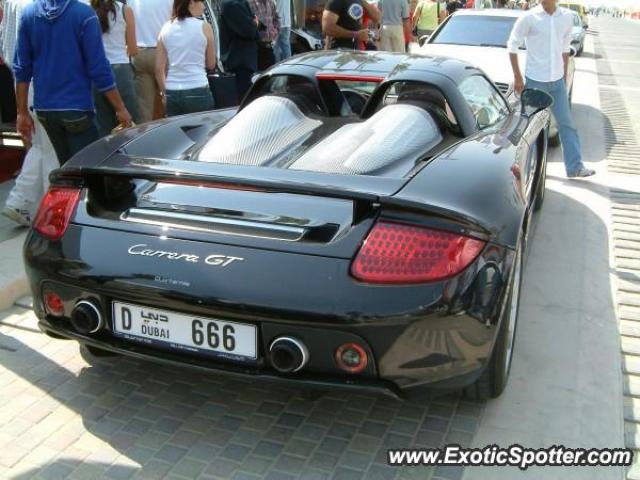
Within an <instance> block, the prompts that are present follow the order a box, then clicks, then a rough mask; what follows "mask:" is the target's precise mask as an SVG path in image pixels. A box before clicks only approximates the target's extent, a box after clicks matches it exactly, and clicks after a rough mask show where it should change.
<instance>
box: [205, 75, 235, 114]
mask: <svg viewBox="0 0 640 480" xmlns="http://www.w3.org/2000/svg"><path fill="white" fill-rule="evenodd" d="M207 80H209V89H210V90H211V93H212V94H213V102H214V105H215V109H216V110H217V109H220V108H229V107H235V106H237V105H239V104H240V99H239V98H238V88H237V86H236V75H235V73H231V72H224V71H222V69H221V68H220V67H219V66H218V65H216V68H215V69H214V70H213V71H212V72H207Z"/></svg>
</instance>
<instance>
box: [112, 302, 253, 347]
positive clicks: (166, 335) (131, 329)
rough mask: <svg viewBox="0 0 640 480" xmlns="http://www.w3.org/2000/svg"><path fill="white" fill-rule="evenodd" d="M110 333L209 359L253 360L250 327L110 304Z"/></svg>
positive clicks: (182, 314) (158, 310) (151, 309)
mask: <svg viewBox="0 0 640 480" xmlns="http://www.w3.org/2000/svg"><path fill="white" fill-rule="evenodd" d="M113 333H114V334H115V335H117V336H119V337H123V338H126V339H128V340H132V341H136V342H141V343H145V344H148V345H156V346H163V347H169V348H171V349H176V350H183V351H188V352H193V353H199V354H203V355H212V356H225V357H230V358H234V357H243V358H245V359H255V358H256V356H257V355H256V352H257V343H256V339H257V335H256V327H255V326H254V325H247V324H243V323H235V322H227V321H223V320H218V319H212V318H203V317H196V316H193V315H187V314H184V313H177V312H172V311H168V310H160V309H157V308H150V307H143V306H139V305H131V304H129V303H121V302H113Z"/></svg>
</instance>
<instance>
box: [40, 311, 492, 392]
mask: <svg viewBox="0 0 640 480" xmlns="http://www.w3.org/2000/svg"><path fill="white" fill-rule="evenodd" d="M38 327H39V328H40V330H41V331H42V332H43V333H45V334H47V335H53V336H55V337H64V338H66V339H68V340H76V341H78V342H79V343H80V344H82V345H89V346H93V347H96V348H100V349H103V350H106V351H109V352H113V353H116V354H120V355H126V356H128V357H131V358H135V359H138V360H143V361H150V362H155V363H160V364H164V365H170V366H175V367H181V368H184V367H187V368H190V369H193V370H199V371H201V372H202V373H203V374H205V375H207V374H214V375H224V376H230V377H237V378H244V379H258V380H260V381H261V382H266V383H274V384H280V385H284V386H287V387H290V388H296V389H300V390H346V391H350V392H360V393H364V394H374V395H383V396H387V397H391V398H395V399H398V400H406V399H408V398H414V397H423V396H427V395H434V396H435V395H439V394H444V393H448V392H450V391H455V390H459V389H461V388H463V387H465V386H467V385H469V384H471V383H473V382H474V381H475V380H476V379H477V378H478V376H479V375H480V374H481V373H482V370H483V368H484V365H483V366H478V367H477V368H476V369H474V370H471V371H468V372H467V373H465V374H464V375H458V376H455V377H452V378H447V379H444V380H439V381H436V382H431V383H429V382H427V383H420V384H415V385H409V386H405V387H403V388H401V387H400V386H398V384H396V383H394V382H393V381H390V380H385V379H380V378H364V377H344V376H337V375H330V374H320V373H316V374H313V373H304V372H301V373H298V374H295V375H289V376H286V375H280V374H277V373H275V372H273V371H267V370H260V369H256V368H248V367H245V366H242V365H237V364H224V365H221V364H217V363H212V362H211V361H207V360H202V359H200V360H199V359H193V358H191V359H189V361H188V362H186V361H185V358H184V357H183V356H182V355H180V354H172V353H167V352H165V351H162V353H161V354H159V351H158V350H156V349H153V348H149V347H145V346H142V345H139V344H133V343H129V342H126V341H123V340H121V339H118V338H115V337H113V338H112V339H110V340H105V339H104V338H100V339H97V338H95V337H92V336H88V335H81V334H79V333H78V332H75V331H73V330H70V329H66V328H60V326H59V325H55V324H54V323H52V322H50V321H49V320H48V319H46V318H45V319H42V320H40V321H39V323H38Z"/></svg>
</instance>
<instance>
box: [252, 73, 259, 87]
mask: <svg viewBox="0 0 640 480" xmlns="http://www.w3.org/2000/svg"><path fill="white" fill-rule="evenodd" d="M259 78H260V73H254V74H253V75H251V85H253V84H254V83H256V81H257V80H258V79H259Z"/></svg>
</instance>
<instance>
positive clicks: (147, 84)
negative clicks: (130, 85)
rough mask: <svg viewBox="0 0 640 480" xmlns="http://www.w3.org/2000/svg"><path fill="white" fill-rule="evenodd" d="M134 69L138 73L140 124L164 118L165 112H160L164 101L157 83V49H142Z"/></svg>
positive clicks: (134, 58)
mask: <svg viewBox="0 0 640 480" xmlns="http://www.w3.org/2000/svg"><path fill="white" fill-rule="evenodd" d="M133 68H134V69H135V71H136V93H137V95H138V112H139V117H140V123H145V122H150V121H151V120H155V119H157V118H161V117H162V116H164V112H162V111H160V110H159V108H161V106H162V99H161V98H160V94H159V92H158V84H157V83H156V71H155V69H156V49H155V48H140V49H139V50H138V55H136V56H135V57H133Z"/></svg>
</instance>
